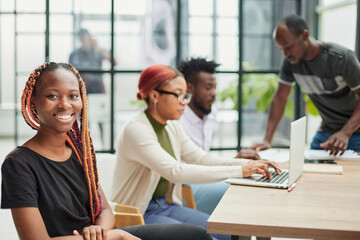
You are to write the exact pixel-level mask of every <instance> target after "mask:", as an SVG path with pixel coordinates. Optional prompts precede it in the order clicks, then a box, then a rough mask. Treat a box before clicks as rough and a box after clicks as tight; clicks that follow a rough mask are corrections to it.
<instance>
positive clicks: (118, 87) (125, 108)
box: [114, 73, 146, 138]
mask: <svg viewBox="0 0 360 240" xmlns="http://www.w3.org/2000/svg"><path fill="white" fill-rule="evenodd" d="M139 76H140V74H139V73H132V74H127V73H126V74H125V73H121V74H116V75H115V83H114V103H115V127H114V136H115V138H117V136H118V134H119V132H120V130H121V128H122V126H123V124H124V123H125V122H127V121H128V120H129V119H130V118H131V117H132V116H134V115H135V114H137V112H138V111H139V110H141V109H144V108H145V106H146V104H145V102H144V101H139V100H137V99H136V94H137V92H138V88H137V84H138V81H139Z"/></svg>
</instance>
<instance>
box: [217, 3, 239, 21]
mask: <svg viewBox="0 0 360 240" xmlns="http://www.w3.org/2000/svg"><path fill="white" fill-rule="evenodd" d="M238 10H239V3H238V0H226V1H224V0H217V3H216V14H217V16H225V17H235V16H238Z"/></svg>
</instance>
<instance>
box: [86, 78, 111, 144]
mask: <svg viewBox="0 0 360 240" xmlns="http://www.w3.org/2000/svg"><path fill="white" fill-rule="evenodd" d="M101 77H102V79H103V82H104V85H105V87H106V91H105V93H96V94H92V93H88V94H87V100H88V120H89V128H90V131H91V136H92V140H93V143H94V148H95V150H96V151H101V150H109V149H110V138H111V136H110V122H111V121H110V113H111V105H110V99H111V96H110V89H109V87H110V79H111V76H110V74H102V76H101ZM85 84H86V80H85Z"/></svg>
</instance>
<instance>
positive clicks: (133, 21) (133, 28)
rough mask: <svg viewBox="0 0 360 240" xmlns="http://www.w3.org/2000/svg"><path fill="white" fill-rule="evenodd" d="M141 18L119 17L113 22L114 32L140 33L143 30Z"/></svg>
mask: <svg viewBox="0 0 360 240" xmlns="http://www.w3.org/2000/svg"><path fill="white" fill-rule="evenodd" d="M141 20H142V19H141V18H139V17H135V16H134V17H131V18H125V17H124V18H121V19H119V20H118V21H116V22H115V24H116V25H115V33H116V34H126V35H131V34H140V33H141V31H142V30H143V29H142V27H143V23H142V21H141Z"/></svg>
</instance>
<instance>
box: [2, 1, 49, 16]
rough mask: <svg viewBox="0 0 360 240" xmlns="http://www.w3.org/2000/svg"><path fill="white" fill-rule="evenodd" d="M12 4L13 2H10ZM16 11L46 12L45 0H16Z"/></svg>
mask: <svg viewBox="0 0 360 240" xmlns="http://www.w3.org/2000/svg"><path fill="white" fill-rule="evenodd" d="M9 2H11V1H9ZM16 11H18V12H42V13H44V12H45V1H44V0H31V1H28V0H16Z"/></svg>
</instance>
